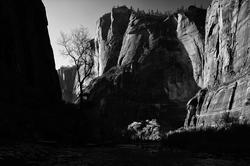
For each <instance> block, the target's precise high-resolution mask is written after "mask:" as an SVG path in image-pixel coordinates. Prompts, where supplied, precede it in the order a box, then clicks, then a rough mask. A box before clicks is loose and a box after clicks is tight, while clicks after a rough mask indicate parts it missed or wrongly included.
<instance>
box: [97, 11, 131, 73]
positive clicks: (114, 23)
mask: <svg viewBox="0 0 250 166" xmlns="http://www.w3.org/2000/svg"><path fill="white" fill-rule="evenodd" d="M130 13H131V11H130V10H129V9H128V8H127V7H118V8H113V9H112V12H111V13H108V14H106V15H104V16H103V17H101V18H100V19H99V20H98V21H97V32H96V38H95V42H96V55H97V56H98V59H99V63H98V64H99V69H98V73H99V75H102V74H103V73H104V72H106V71H108V70H109V69H110V68H111V67H113V66H115V65H116V62H117V59H118V56H119V53H120V49H121V46H122V40H123V35H124V33H125V31H126V28H127V25H128V21H129V16H130Z"/></svg>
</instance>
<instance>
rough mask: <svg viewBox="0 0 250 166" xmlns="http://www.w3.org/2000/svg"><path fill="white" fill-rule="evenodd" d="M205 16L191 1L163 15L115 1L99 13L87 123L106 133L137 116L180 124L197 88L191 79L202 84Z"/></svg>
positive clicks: (168, 127) (178, 125)
mask: <svg viewBox="0 0 250 166" xmlns="http://www.w3.org/2000/svg"><path fill="white" fill-rule="evenodd" d="M114 13H115V14H114ZM116 16H119V18H121V19H118V20H119V21H120V22H119V24H117V19H116ZM197 16H199V18H200V19H196V17H197ZM205 16H206V11H205V10H203V9H198V8H196V7H190V8H189V9H188V10H187V11H186V12H185V13H184V12H182V13H179V14H178V13H175V14H172V15H168V16H167V15H149V14H145V13H138V12H134V11H131V10H129V9H127V8H126V7H118V8H114V9H113V10H112V12H111V13H108V14H106V15H104V16H103V17H101V18H100V20H99V21H98V22H97V37H96V38H95V45H96V52H97V55H98V57H99V58H98V59H99V75H100V76H99V77H97V78H96V79H94V80H93V81H92V82H91V83H90V85H89V86H88V87H87V89H85V95H86V96H87V100H88V101H89V102H91V103H94V105H95V111H92V112H90V113H89V116H92V119H95V120H93V123H94V122H95V124H93V125H97V124H99V125H100V126H102V128H103V129H105V130H106V131H105V132H100V133H107V135H109V136H111V135H112V134H110V133H112V132H114V133H115V132H119V131H121V130H120V129H121V128H126V126H127V125H128V124H129V123H131V122H132V121H135V120H143V119H144V120H145V119H153V118H156V119H158V120H159V121H161V124H162V125H164V126H166V128H167V129H174V128H176V127H180V126H181V125H182V124H183V121H184V119H185V115H186V103H187V101H188V100H189V99H190V98H191V97H192V96H194V95H195V93H196V92H197V91H198V90H199V87H198V85H197V83H196V81H197V82H199V84H202V79H201V78H202V72H201V71H202V67H200V66H199V64H203V59H202V58H201V57H202V56H203V53H204V42H203V41H204V40H202V39H204V34H205V33H204V32H203V31H205V28H204V26H205ZM202 18H203V19H202ZM117 25H121V27H122V28H120V26H117ZM111 32H112V33H111ZM189 41H192V42H191V43H190V42H189ZM186 43H188V45H186ZM189 54H190V55H191V56H189ZM198 63H199V64H198ZM193 66H194V67H193ZM193 68H194V70H193ZM194 77H195V79H194ZM199 80H200V81H199ZM104 126H105V127H104Z"/></svg>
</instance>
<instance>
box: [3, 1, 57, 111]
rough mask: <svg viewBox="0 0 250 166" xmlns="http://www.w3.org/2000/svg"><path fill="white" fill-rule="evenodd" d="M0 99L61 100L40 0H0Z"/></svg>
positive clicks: (7, 101)
mask: <svg viewBox="0 0 250 166" xmlns="http://www.w3.org/2000/svg"><path fill="white" fill-rule="evenodd" d="M0 19H1V22H2V24H1V29H2V35H1V41H0V74H1V81H0V87H1V89H0V91H1V97H0V103H1V104H7V105H9V106H17V107H19V106H25V107H26V106H27V107H30V106H37V105H47V104H48V105H50V104H54V103H56V102H58V101H60V100H61V93H60V92H61V91H60V86H59V81H58V76H57V72H56V70H55V64H54V58H53V51H52V48H51V45H50V39H49V36H48V30H47V25H48V22H47V18H46V13H45V8H44V6H43V4H42V2H41V0H25V1H16V0H8V1H1V2H0Z"/></svg>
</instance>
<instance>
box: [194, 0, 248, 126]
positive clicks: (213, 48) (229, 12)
mask: <svg viewBox="0 0 250 166" xmlns="http://www.w3.org/2000/svg"><path fill="white" fill-rule="evenodd" d="M249 5H250V2H249V1H248V0H230V1H228V0H213V2H212V4H211V5H210V7H209V8H208V11H207V20H206V37H205V54H204V55H203V59H204V69H203V72H202V81H201V83H200V86H201V87H202V88H207V89H208V90H207V92H206V94H205V97H204V100H203V101H201V103H199V102H198V105H201V107H200V108H199V109H198V108H197V109H196V110H195V111H196V113H195V115H194V116H195V117H196V119H197V122H196V123H194V125H196V126H217V125H223V124H225V123H249V119H250V112H249V85H250V83H249V79H250V78H249V66H250V65H249V64H250V63H249V47H250V46H249V43H250V41H249V35H250V28H249V19H250V15H249ZM195 105H197V103H196V104H195ZM195 107H196V106H195Z"/></svg>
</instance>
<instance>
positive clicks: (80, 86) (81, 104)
mask: <svg viewBox="0 0 250 166" xmlns="http://www.w3.org/2000/svg"><path fill="white" fill-rule="evenodd" d="M77 75H78V83H79V88H80V94H79V98H80V110H81V109H82V108H83V90H82V83H83V81H81V74H80V67H77Z"/></svg>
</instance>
